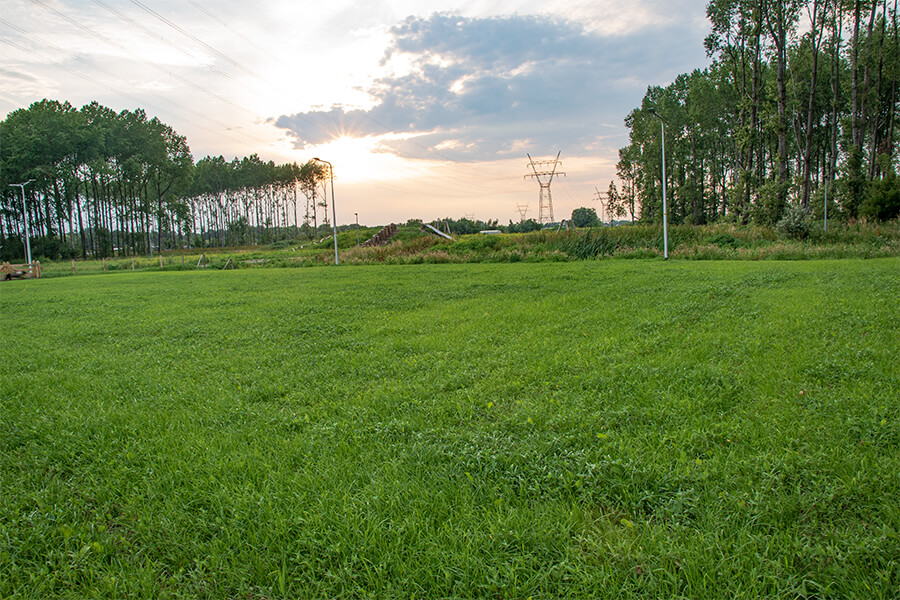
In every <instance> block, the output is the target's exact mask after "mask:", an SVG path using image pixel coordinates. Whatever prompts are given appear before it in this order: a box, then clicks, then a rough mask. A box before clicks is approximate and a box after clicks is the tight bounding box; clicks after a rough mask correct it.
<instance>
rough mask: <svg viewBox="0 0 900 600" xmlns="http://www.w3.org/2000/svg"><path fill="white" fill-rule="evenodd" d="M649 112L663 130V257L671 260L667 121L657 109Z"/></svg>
mask: <svg viewBox="0 0 900 600" xmlns="http://www.w3.org/2000/svg"><path fill="white" fill-rule="evenodd" d="M649 112H650V114H651V115H653V116H654V117H656V118H657V119H659V128H660V130H661V131H662V192H663V258H664V259H666V260H669V212H668V210H667V206H666V122H665V121H664V120H663V118H662V117H661V116H659V113H658V112H656V110H655V109H652V108H651V109H650V110H649Z"/></svg>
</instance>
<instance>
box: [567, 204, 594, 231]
mask: <svg viewBox="0 0 900 600" xmlns="http://www.w3.org/2000/svg"><path fill="white" fill-rule="evenodd" d="M599 223H600V219H599V218H598V217H597V211H596V210H595V209H593V208H584V207H582V208H576V209H575V210H573V211H572V224H573V225H575V227H596V226H597V225H598V224H599Z"/></svg>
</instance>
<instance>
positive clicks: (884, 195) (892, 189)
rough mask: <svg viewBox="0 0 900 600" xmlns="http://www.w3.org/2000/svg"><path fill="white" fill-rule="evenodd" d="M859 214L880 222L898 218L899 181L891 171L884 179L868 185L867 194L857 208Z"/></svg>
mask: <svg viewBox="0 0 900 600" xmlns="http://www.w3.org/2000/svg"><path fill="white" fill-rule="evenodd" d="M859 214H860V216H862V217H866V218H869V219H877V220H880V221H887V220H889V219H896V218H897V217H900V181H898V179H897V176H896V174H895V173H894V171H893V170H892V171H889V172H888V175H887V176H886V177H885V178H884V179H881V180H879V181H873V182H872V183H871V184H870V185H869V193H868V195H867V197H866V200H865V201H864V202H863V204H862V206H860V207H859Z"/></svg>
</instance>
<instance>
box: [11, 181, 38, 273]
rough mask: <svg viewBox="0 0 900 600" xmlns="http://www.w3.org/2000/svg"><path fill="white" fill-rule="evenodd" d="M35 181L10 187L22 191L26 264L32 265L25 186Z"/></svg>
mask: <svg viewBox="0 0 900 600" xmlns="http://www.w3.org/2000/svg"><path fill="white" fill-rule="evenodd" d="M32 181H34V179H29V180H28V181H26V182H25V183H11V184H9V187H17V188H19V189H20V190H22V217H23V218H24V219H25V262H27V263H28V264H31V242H30V241H29V239H28V238H30V237H31V233H30V232H29V231H28V207H27V206H25V186H26V185H28V184H29V183H31V182H32Z"/></svg>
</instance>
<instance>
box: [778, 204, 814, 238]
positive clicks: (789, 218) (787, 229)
mask: <svg viewBox="0 0 900 600" xmlns="http://www.w3.org/2000/svg"><path fill="white" fill-rule="evenodd" d="M811 227H812V215H811V214H810V212H809V209H808V208H804V207H802V206H800V205H799V204H789V205H788V206H787V208H786V209H785V211H784V216H782V217H781V220H779V221H778V223H777V224H776V225H775V230H776V231H778V233H780V234H781V235H784V236H787V237H790V238H794V239H798V240H802V239H805V238H806V237H807V236H808V235H809V230H810V228H811Z"/></svg>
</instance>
